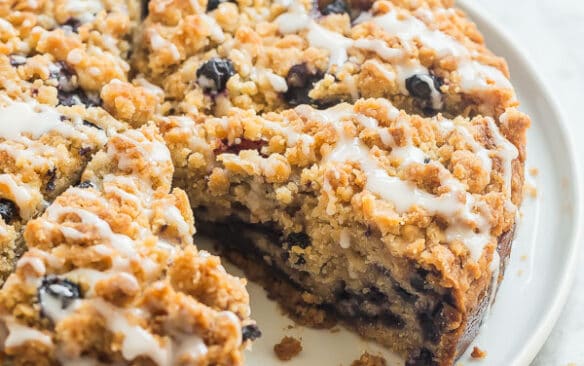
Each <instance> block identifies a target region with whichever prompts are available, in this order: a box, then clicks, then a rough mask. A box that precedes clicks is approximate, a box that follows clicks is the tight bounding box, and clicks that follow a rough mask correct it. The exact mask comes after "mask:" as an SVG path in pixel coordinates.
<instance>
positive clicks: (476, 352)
mask: <svg viewBox="0 0 584 366" xmlns="http://www.w3.org/2000/svg"><path fill="white" fill-rule="evenodd" d="M470 355H471V357H472V358H474V359H477V360H481V359H483V358H485V357H487V352H486V351H485V350H482V349H480V348H479V347H476V346H475V347H474V348H473V349H472V353H471V354H470Z"/></svg>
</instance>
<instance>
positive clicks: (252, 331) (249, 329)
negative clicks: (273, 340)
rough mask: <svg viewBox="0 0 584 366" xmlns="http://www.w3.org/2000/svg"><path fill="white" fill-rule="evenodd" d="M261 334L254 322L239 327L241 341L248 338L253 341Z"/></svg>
mask: <svg viewBox="0 0 584 366" xmlns="http://www.w3.org/2000/svg"><path fill="white" fill-rule="evenodd" d="M261 336H262V332H261V331H260V328H258V326H257V325H256V324H248V325H245V326H243V328H241V338H242V340H243V342H245V341H247V340H248V339H249V340H251V341H255V340H256V339H258V338H259V337H261Z"/></svg>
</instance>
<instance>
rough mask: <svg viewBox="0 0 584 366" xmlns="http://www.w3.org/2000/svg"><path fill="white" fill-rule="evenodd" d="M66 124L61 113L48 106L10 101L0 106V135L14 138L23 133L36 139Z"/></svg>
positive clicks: (60, 128)
mask: <svg viewBox="0 0 584 366" xmlns="http://www.w3.org/2000/svg"><path fill="white" fill-rule="evenodd" d="M65 126H67V125H66V124H64V123H62V122H61V115H60V114H59V113H58V112H57V111H56V110H55V109H54V108H51V107H49V106H43V105H39V104H33V103H25V102H12V103H10V104H9V105H7V106H3V107H0V137H4V138H5V139H10V140H14V139H16V138H18V137H20V135H21V134H23V133H28V134H30V135H31V136H32V137H33V138H35V139H37V138H39V137H40V136H42V135H44V134H46V133H47V132H49V131H52V130H62V129H63V128H67V127H65Z"/></svg>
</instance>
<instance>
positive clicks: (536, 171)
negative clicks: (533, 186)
mask: <svg viewBox="0 0 584 366" xmlns="http://www.w3.org/2000/svg"><path fill="white" fill-rule="evenodd" d="M538 174H539V169H537V168H530V169H529V175H531V176H532V177H537V175H538Z"/></svg>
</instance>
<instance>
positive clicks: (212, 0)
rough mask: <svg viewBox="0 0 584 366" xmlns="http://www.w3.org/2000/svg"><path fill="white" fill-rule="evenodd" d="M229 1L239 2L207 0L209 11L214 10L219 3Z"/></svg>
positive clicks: (227, 0) (228, 0)
mask: <svg viewBox="0 0 584 366" xmlns="http://www.w3.org/2000/svg"><path fill="white" fill-rule="evenodd" d="M228 2H229V3H235V4H237V2H236V1H235V0H209V1H208V2H207V11H213V10H215V9H217V8H218V7H219V4H221V3H228Z"/></svg>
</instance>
